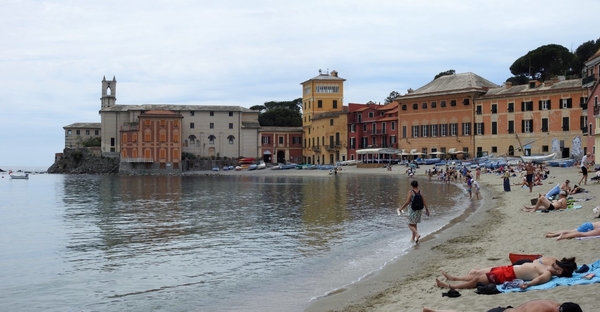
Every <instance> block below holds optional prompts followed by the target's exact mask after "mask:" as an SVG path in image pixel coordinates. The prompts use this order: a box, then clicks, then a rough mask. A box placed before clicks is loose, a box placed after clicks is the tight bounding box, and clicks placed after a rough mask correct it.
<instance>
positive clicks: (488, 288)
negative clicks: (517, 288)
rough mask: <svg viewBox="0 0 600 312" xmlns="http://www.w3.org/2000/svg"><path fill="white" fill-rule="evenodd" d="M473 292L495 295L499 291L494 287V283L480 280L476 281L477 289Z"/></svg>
mask: <svg viewBox="0 0 600 312" xmlns="http://www.w3.org/2000/svg"><path fill="white" fill-rule="evenodd" d="M475 292H476V293H477V294H479V295H496V294H499V293H500V291H499V290H498V288H497V287H496V284H494V283H490V284H485V283H482V282H478V283H477V289H476V290H475Z"/></svg>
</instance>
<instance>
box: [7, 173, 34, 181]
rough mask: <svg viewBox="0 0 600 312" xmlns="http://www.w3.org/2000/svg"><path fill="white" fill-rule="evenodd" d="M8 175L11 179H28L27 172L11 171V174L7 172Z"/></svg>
mask: <svg viewBox="0 0 600 312" xmlns="http://www.w3.org/2000/svg"><path fill="white" fill-rule="evenodd" d="M9 176H10V178H11V179H16V180H19V179H22V180H27V179H29V173H26V174H12V173H11V174H9Z"/></svg>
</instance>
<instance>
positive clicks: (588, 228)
mask: <svg viewBox="0 0 600 312" xmlns="http://www.w3.org/2000/svg"><path fill="white" fill-rule="evenodd" d="M593 229H594V225H593V224H592V222H586V223H584V224H582V225H580V226H579V227H578V228H577V232H581V233H585V232H589V231H591V230H593Z"/></svg>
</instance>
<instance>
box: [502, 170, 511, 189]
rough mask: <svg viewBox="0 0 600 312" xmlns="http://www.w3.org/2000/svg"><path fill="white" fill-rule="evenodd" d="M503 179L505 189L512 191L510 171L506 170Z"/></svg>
mask: <svg viewBox="0 0 600 312" xmlns="http://www.w3.org/2000/svg"><path fill="white" fill-rule="evenodd" d="M502 179H503V180H504V191H505V192H510V172H509V171H504V174H503V175H502Z"/></svg>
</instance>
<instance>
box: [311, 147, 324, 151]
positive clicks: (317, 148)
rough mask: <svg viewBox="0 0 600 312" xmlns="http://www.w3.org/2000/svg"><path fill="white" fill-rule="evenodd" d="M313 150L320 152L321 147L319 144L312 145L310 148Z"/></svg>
mask: <svg viewBox="0 0 600 312" xmlns="http://www.w3.org/2000/svg"><path fill="white" fill-rule="evenodd" d="M310 149H311V150H312V151H313V152H320V151H321V147H320V146H312V147H311V148H310Z"/></svg>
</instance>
